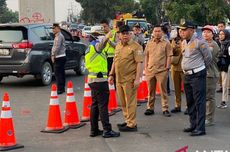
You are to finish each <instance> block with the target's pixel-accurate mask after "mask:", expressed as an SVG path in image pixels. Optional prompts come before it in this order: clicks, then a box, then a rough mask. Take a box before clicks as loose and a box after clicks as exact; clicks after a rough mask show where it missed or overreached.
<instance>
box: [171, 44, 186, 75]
mask: <svg viewBox="0 0 230 152" xmlns="http://www.w3.org/2000/svg"><path fill="white" fill-rule="evenodd" d="M176 45H179V47H177V46H176ZM171 46H172V49H173V56H172V57H174V56H175V57H178V58H179V61H178V64H177V65H172V70H173V71H183V70H182V68H181V61H182V46H181V40H178V42H177V44H176V41H175V40H172V44H171Z"/></svg>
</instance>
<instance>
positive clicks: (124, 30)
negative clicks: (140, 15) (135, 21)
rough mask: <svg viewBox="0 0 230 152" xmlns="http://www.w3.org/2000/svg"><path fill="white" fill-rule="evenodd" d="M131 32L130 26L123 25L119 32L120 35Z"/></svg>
mask: <svg viewBox="0 0 230 152" xmlns="http://www.w3.org/2000/svg"><path fill="white" fill-rule="evenodd" d="M129 31H130V28H129V26H128V25H123V26H121V27H120V28H119V32H120V33H123V32H129Z"/></svg>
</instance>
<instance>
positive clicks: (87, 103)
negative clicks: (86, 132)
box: [81, 76, 92, 122]
mask: <svg viewBox="0 0 230 152" xmlns="http://www.w3.org/2000/svg"><path fill="white" fill-rule="evenodd" d="M91 105H92V96H91V90H90V87H89V85H88V78H87V76H86V77H85V89H84V101H83V111H82V117H81V121H82V122H86V121H89V120H90V107H91Z"/></svg>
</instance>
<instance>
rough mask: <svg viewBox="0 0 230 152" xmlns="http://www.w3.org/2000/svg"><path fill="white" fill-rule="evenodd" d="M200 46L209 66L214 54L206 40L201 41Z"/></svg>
mask: <svg viewBox="0 0 230 152" xmlns="http://www.w3.org/2000/svg"><path fill="white" fill-rule="evenodd" d="M199 48H200V50H201V53H202V55H203V58H204V62H205V65H206V66H208V65H209V63H210V62H211V61H212V54H211V51H210V50H209V47H208V44H207V43H206V42H205V41H201V42H200V44H199Z"/></svg>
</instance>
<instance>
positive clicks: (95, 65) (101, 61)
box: [85, 45, 108, 78]
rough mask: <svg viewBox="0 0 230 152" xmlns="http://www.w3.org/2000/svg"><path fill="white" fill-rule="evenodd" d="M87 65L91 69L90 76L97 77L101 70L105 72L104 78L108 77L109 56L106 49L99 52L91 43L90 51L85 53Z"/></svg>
mask: <svg viewBox="0 0 230 152" xmlns="http://www.w3.org/2000/svg"><path fill="white" fill-rule="evenodd" d="M85 66H86V68H87V69H88V71H89V75H88V77H89V78H97V74H98V73H99V72H101V73H102V74H103V78H107V72H108V70H107V57H106V53H105V51H104V50H103V51H102V52H101V53H98V52H96V50H95V47H94V46H93V45H89V51H88V52H87V53H86V55H85Z"/></svg>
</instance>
